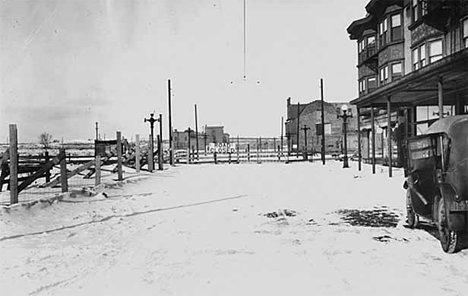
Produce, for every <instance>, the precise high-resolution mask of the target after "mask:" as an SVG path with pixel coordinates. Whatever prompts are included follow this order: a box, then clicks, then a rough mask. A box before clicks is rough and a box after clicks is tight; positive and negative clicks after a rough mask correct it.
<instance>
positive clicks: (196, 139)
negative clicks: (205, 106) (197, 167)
mask: <svg viewBox="0 0 468 296" xmlns="http://www.w3.org/2000/svg"><path fill="white" fill-rule="evenodd" d="M195 137H196V138H195V142H196V145H197V160H198V118H197V104H195Z"/></svg>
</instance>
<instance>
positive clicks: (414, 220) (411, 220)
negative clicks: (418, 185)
mask: <svg viewBox="0 0 468 296" xmlns="http://www.w3.org/2000/svg"><path fill="white" fill-rule="evenodd" d="M406 223H407V224H408V226H409V227H410V228H416V227H418V225H419V216H418V214H416V212H415V211H414V209H413V203H412V202H411V192H410V189H408V190H406Z"/></svg>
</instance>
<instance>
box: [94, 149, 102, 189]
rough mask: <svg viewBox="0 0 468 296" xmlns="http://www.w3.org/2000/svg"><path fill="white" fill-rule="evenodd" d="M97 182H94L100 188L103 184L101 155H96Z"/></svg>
mask: <svg viewBox="0 0 468 296" xmlns="http://www.w3.org/2000/svg"><path fill="white" fill-rule="evenodd" d="M95 169H96V172H95V180H94V185H95V186H98V185H99V184H101V155H99V154H98V155H96V165H95Z"/></svg>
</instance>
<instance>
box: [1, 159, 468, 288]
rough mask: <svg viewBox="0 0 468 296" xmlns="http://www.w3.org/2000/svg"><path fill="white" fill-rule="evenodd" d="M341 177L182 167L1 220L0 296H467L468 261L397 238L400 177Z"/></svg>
mask: <svg viewBox="0 0 468 296" xmlns="http://www.w3.org/2000/svg"><path fill="white" fill-rule="evenodd" d="M341 165H342V164H341V163H339V162H330V163H329V164H327V165H326V166H322V165H321V164H319V163H295V164H290V165H285V164H279V163H271V164H262V165H257V164H242V165H218V166H214V165H200V166H180V167H176V168H170V169H169V170H167V171H164V172H157V173H155V174H153V175H145V176H144V178H140V179H137V178H131V179H128V180H127V183H126V184H124V185H123V186H110V187H108V188H105V189H104V191H105V192H106V194H107V195H108V198H105V197H104V196H103V195H102V194H99V195H97V196H95V197H77V198H75V199H69V200H67V202H60V203H56V204H53V205H52V206H49V207H45V208H40V207H39V206H37V207H33V208H31V209H29V210H26V209H16V210H12V211H10V213H6V212H5V211H4V210H3V211H0V294H1V295H130V294H131V295H466V294H465V293H466V291H468V250H464V251H462V252H460V253H457V254H454V255H448V254H445V253H443V251H442V250H441V248H440V245H439V242H438V241H437V239H436V238H435V237H434V236H433V235H431V234H430V232H427V231H424V230H422V229H418V230H410V229H406V228H404V227H403V224H404V223H403V212H404V196H405V194H404V191H403V189H402V186H401V185H402V182H403V176H402V172H400V171H397V172H395V173H394V178H392V179H389V178H388V177H387V172H386V170H381V169H380V168H378V171H377V172H378V173H377V174H376V175H372V174H370V168H369V167H368V166H364V171H363V172H357V170H356V164H355V163H351V165H352V168H350V169H347V170H344V169H342V168H341ZM371 226H372V227H371Z"/></svg>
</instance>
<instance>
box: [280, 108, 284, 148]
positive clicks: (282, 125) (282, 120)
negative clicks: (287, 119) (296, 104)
mask: <svg viewBox="0 0 468 296" xmlns="http://www.w3.org/2000/svg"><path fill="white" fill-rule="evenodd" d="M283 128H284V118H283V116H281V151H280V152H281V154H283Z"/></svg>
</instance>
